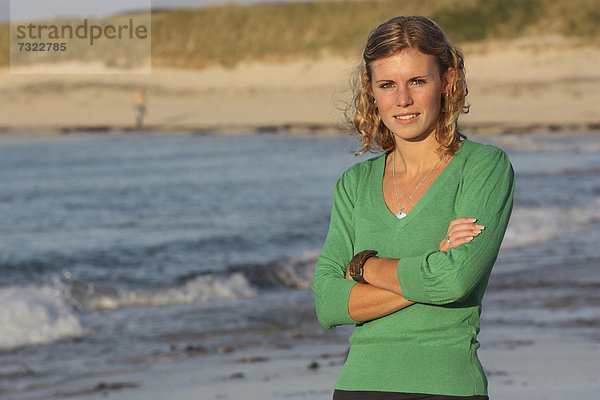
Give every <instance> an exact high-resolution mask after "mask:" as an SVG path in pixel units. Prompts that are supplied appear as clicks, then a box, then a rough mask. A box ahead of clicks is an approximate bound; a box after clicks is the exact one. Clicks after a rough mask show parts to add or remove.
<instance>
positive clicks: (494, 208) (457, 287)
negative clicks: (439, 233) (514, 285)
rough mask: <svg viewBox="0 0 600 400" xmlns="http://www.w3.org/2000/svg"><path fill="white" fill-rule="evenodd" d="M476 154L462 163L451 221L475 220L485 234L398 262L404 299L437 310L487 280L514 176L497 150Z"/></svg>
mask: <svg viewBox="0 0 600 400" xmlns="http://www.w3.org/2000/svg"><path fill="white" fill-rule="evenodd" d="M481 150H482V151H480V152H475V153H472V154H471V155H470V157H469V159H468V160H467V161H466V163H465V167H464V170H463V178H462V184H461V187H460V189H459V191H458V193H457V201H456V206H455V207H456V208H455V212H456V215H455V218H461V217H473V218H477V223H478V224H481V225H483V226H485V229H484V230H483V231H482V232H481V234H479V235H478V236H476V237H475V238H474V239H473V240H472V241H471V242H469V243H465V244H462V245H460V246H458V247H455V248H451V249H449V250H448V252H442V251H430V252H428V253H426V254H424V255H422V256H416V257H407V258H403V259H400V260H399V262H398V280H399V282H400V285H401V287H402V295H403V296H404V297H405V298H406V299H408V300H412V301H415V302H418V303H427V304H438V305H441V304H450V303H455V302H460V301H463V300H465V299H466V298H467V297H468V296H469V295H470V294H471V293H472V292H473V290H474V289H475V288H476V287H477V286H478V285H479V284H480V283H481V282H482V281H483V280H484V279H486V280H487V278H488V277H489V274H490V272H491V269H492V266H493V265H494V262H495V261H496V257H497V255H498V251H499V249H500V244H501V243H502V239H503V237H504V233H505V231H506V227H507V225H508V220H509V218H510V214H511V211H512V204H513V193H514V173H513V169H512V166H511V165H510V161H509V160H508V157H507V155H506V154H505V153H504V152H503V151H501V150H500V149H498V148H495V147H492V146H486V148H485V149H481ZM449 223H450V221H448V224H449ZM441 239H442V238H440V240H441Z"/></svg>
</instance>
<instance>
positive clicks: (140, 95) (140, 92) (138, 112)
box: [132, 87, 146, 130]
mask: <svg viewBox="0 0 600 400" xmlns="http://www.w3.org/2000/svg"><path fill="white" fill-rule="evenodd" d="M132 104H133V107H134V109H135V128H136V129H137V130H141V129H142V125H143V121H144V115H145V114H146V91H145V90H144V88H141V87H138V88H137V89H136V90H135V92H134V93H133V100H132Z"/></svg>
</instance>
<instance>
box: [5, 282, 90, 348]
mask: <svg viewBox="0 0 600 400" xmlns="http://www.w3.org/2000/svg"><path fill="white" fill-rule="evenodd" d="M63 289H64V288H62V287H61V286H60V285H44V286H37V285H28V286H9V287H4V288H0V304H2V307H0V348H2V349H11V348H15V347H20V346H27V345H38V344H47V343H51V342H54V341H57V340H59V339H64V338H69V337H79V336H82V335H83V334H84V329H83V327H82V325H81V322H80V321H79V319H78V318H77V315H76V311H75V310H74V309H73V308H72V307H71V306H70V305H69V304H68V302H67V301H66V298H65V295H64V293H65V291H64V290H63Z"/></svg>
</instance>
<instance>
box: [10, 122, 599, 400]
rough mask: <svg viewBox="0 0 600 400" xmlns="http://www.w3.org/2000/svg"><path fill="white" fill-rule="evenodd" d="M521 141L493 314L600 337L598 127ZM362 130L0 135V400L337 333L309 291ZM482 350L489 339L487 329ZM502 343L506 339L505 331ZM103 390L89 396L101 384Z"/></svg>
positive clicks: (496, 320)
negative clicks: (354, 135) (346, 133)
mask: <svg viewBox="0 0 600 400" xmlns="http://www.w3.org/2000/svg"><path fill="white" fill-rule="evenodd" d="M473 139H474V140H479V141H483V142H490V143H494V144H496V145H497V146H499V147H501V148H503V149H504V150H505V151H507V152H508V154H509V156H510V158H511V161H512V163H513V166H514V168H515V171H516V176H517V191H516V201H515V208H514V212H513V217H512V221H511V224H510V226H509V229H508V231H507V234H506V238H505V242H504V243H503V248H502V251H501V253H500V256H499V259H498V262H497V264H496V266H495V268H494V273H493V275H492V278H491V280H490V286H489V289H488V293H487V294H486V297H485V299H484V315H483V318H482V326H483V328H484V332H482V340H483V339H485V337H486V336H485V330H494V329H495V327H498V326H502V327H503V328H505V327H509V328H510V327H511V326H514V327H515V329H518V328H520V327H523V326H530V327H544V329H554V330H556V331H557V332H564V334H565V335H569V336H571V337H572V336H573V335H575V336H578V337H581V339H582V340H592V341H599V340H600V334H599V333H598V332H599V329H598V328H599V326H600V311H599V310H600V307H599V306H600V294H599V293H600V291H599V289H600V270H599V268H598V267H600V256H599V255H598V252H597V249H598V246H599V245H600V137H599V136H593V135H576V134H572V135H532V136H527V135H520V136H512V135H504V136H494V137H481V138H476V137H474V138H473ZM354 146H355V142H354V140H353V139H351V138H349V137H315V136H302V135H270V134H261V135H258V134H257V135H230V136H229V135H228V136H222V135H151V136H144V135H97V136H96V135H72V136H66V137H62V138H60V139H35V140H28V141H21V142H7V141H5V142H0V217H1V221H2V223H1V224H0V237H1V238H2V240H0V276H1V277H2V278H1V280H0V304H1V306H0V397H2V398H10V399H38V398H39V399H43V398H51V397H52V398H66V397H72V396H75V395H76V394H79V395H81V394H82V393H83V394H85V393H87V392H86V391H85V390H84V389H85V388H89V387H94V384H95V383H97V382H100V381H102V382H104V381H110V379H111V377H114V376H117V375H118V374H119V373H120V372H122V371H126V370H133V369H142V370H143V368H146V367H147V366H148V365H152V364H153V363H157V362H177V361H178V360H179V359H182V358H190V357H199V358H200V359H201V358H202V357H203V356H206V355H212V354H217V353H224V352H230V351H235V350H236V349H237V348H245V347H249V346H293V345H294V344H295V343H299V342H301V341H304V340H320V341H323V342H327V341H339V340H340V339H342V340H343V339H344V338H345V337H346V336H347V333H348V329H339V330H338V329H336V330H335V331H333V332H331V331H326V330H324V329H323V328H321V327H320V326H319V325H318V324H317V322H316V319H315V315H314V310H313V303H312V301H313V299H312V294H311V292H310V290H308V286H309V285H310V282H311V277H312V273H313V271H314V265H315V261H316V257H317V255H318V253H319V250H320V247H321V245H322V243H323V240H324V238H325V234H326V232H327V227H328V222H329V213H330V208H331V201H332V194H333V185H334V183H335V181H336V179H337V177H338V176H339V174H340V173H341V172H342V171H343V170H344V169H346V168H347V167H349V166H350V165H352V164H353V163H355V162H357V161H360V160H363V159H366V158H367V157H369V156H361V157H358V158H357V157H354V156H353V155H352V149H353V148H354ZM483 342H484V346H485V341H484V340H483ZM492 345H493V343H492ZM92 392H93V391H92Z"/></svg>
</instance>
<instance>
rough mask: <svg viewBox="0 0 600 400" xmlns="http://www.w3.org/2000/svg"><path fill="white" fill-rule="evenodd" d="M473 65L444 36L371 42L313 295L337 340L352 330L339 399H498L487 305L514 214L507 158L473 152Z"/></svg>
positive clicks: (421, 29) (430, 25)
mask: <svg viewBox="0 0 600 400" xmlns="http://www.w3.org/2000/svg"><path fill="white" fill-rule="evenodd" d="M466 94H467V87H466V82H465V72H464V62H463V56H462V53H461V51H460V50H459V49H458V48H457V47H455V46H454V45H453V44H452V43H451V42H450V40H449V39H448V37H447V36H446V35H445V33H444V32H443V31H442V30H441V29H440V28H439V26H438V25H437V24H436V23H435V22H433V21H431V20H429V19H428V18H425V17H422V16H410V17H396V18H393V19H391V20H389V21H387V22H385V23H384V24H382V25H380V26H379V27H378V28H377V29H375V30H374V31H373V32H371V34H370V35H369V38H368V41H367V44H366V47H365V50H364V53H363V62H362V71H360V73H359V77H358V79H357V80H356V88H355V97H354V113H353V114H354V115H353V123H354V125H355V127H356V129H357V131H358V133H359V134H360V135H361V139H362V146H363V148H362V152H366V151H381V152H382V153H383V154H381V155H380V156H378V157H375V158H372V159H370V160H367V161H364V162H361V163H358V164H356V165H354V166H353V167H351V168H349V169H348V170H346V171H345V172H344V173H343V174H342V176H341V177H340V178H339V180H338V182H337V184H336V187H335V195H334V203H333V210H332V214H331V222H330V227H329V232H328V234H327V239H326V241H325V244H324V246H323V250H322V253H321V255H320V256H319V260H318V263H317V268H316V271H315V276H314V282H313V285H312V289H313V291H314V293H315V299H316V301H315V303H316V310H317V315H318V318H319V321H320V322H321V323H322V324H323V325H324V326H325V327H327V328H333V327H335V326H337V325H341V324H354V325H355V328H354V332H353V334H352V337H351V338H350V344H351V347H350V352H349V354H348V359H347V360H346V363H345V365H344V367H343V369H342V372H341V374H340V376H339V378H338V381H337V383H336V386H335V392H334V399H336V400H344V399H487V398H488V397H487V381H486V377H485V373H484V371H483V368H482V366H481V364H480V362H479V359H478V357H477V349H478V347H479V343H478V342H477V334H478V332H479V315H480V312H481V300H482V297H483V294H484V291H485V289H486V286H487V281H488V278H489V276H490V272H491V269H492V266H493V264H494V262H495V260H496V256H497V254H498V250H499V248H500V244H501V242H502V238H503V237H504V232H505V230H506V226H507V224H508V220H509V217H510V213H511V209H512V200H513V190H514V175H513V171H512V168H511V165H510V162H509V160H508V158H507V156H506V154H505V153H504V152H502V151H501V150H500V149H498V148H496V147H493V146H490V145H483V144H479V143H475V142H473V141H470V140H467V139H466V138H465V137H464V136H463V135H462V134H461V132H460V130H459V128H458V123H457V120H458V116H459V114H460V113H461V112H467V111H468V107H466V105H465V96H466Z"/></svg>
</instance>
